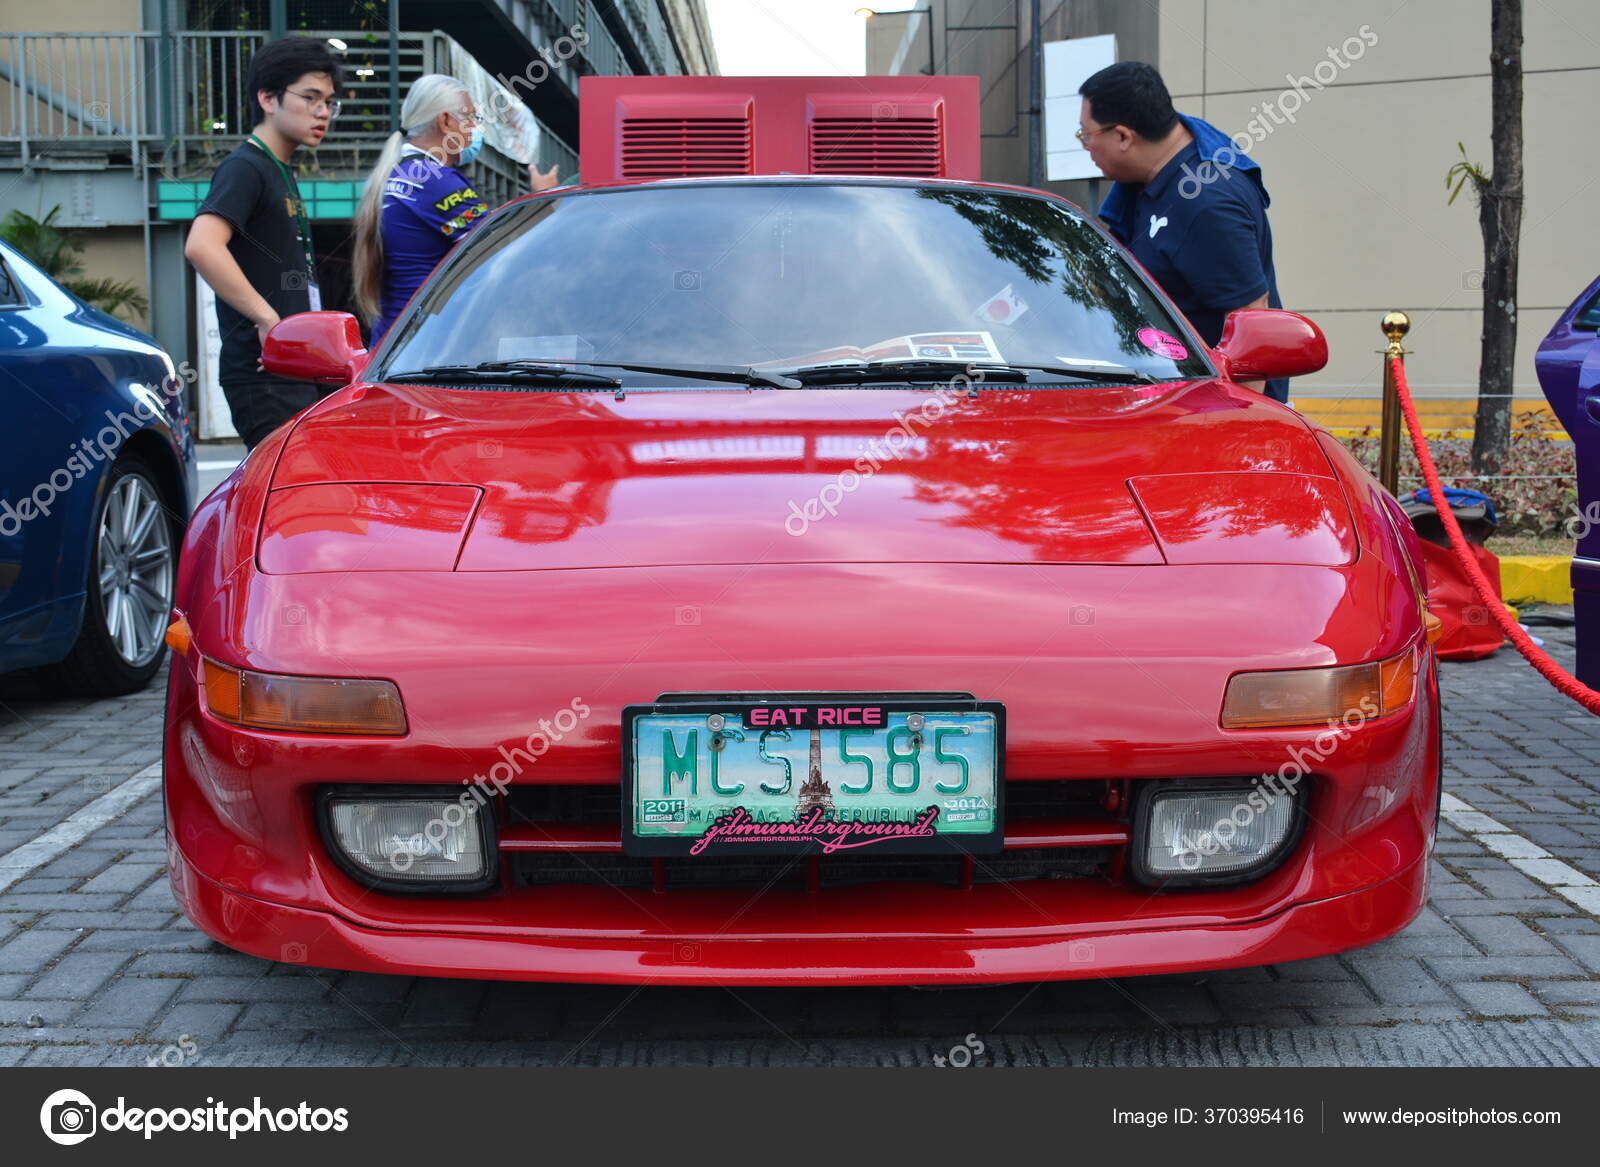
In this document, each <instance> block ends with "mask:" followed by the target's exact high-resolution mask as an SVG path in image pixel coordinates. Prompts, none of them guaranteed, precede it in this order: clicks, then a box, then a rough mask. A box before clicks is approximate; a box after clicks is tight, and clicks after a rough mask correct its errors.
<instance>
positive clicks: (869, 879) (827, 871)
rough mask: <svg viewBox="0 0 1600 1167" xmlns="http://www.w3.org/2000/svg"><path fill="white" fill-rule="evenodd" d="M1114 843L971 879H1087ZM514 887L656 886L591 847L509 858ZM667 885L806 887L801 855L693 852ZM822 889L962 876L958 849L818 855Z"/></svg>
mask: <svg viewBox="0 0 1600 1167" xmlns="http://www.w3.org/2000/svg"><path fill="white" fill-rule="evenodd" d="M1113 850H1114V849H1113V848H1111V847H1025V848H1019V849H1016V850H1011V851H1004V852H1001V853H999V854H995V855H977V856H974V857H973V872H972V881H973V883H975V884H984V883H1015V882H1018V881H1024V880H1036V879H1092V878H1098V877H1100V876H1103V875H1104V874H1105V873H1106V870H1107V868H1108V867H1109V865H1110V863H1111V858H1112V854H1113ZM510 859H511V865H512V872H513V875H514V877H515V880H516V882H517V884H518V885H519V886H524V887H526V886H543V885H548V884H572V883H587V884H599V885H604V886H610V887H627V888H650V887H653V886H654V885H655V873H654V867H653V865H652V860H649V859H634V858H629V857H628V856H624V855H602V854H595V853H582V854H578V853H573V854H567V853H561V852H549V853H545V852H535V853H518V854H514V855H512V856H511V857H510ZM662 864H663V865H664V869H665V872H666V880H667V890H669V891H671V890H673V889H677V888H688V887H747V888H764V887H773V888H803V887H804V886H805V879H806V861H805V858H804V857H803V856H794V855H785V856H771V857H768V856H762V855H751V856H738V855H716V856H697V857H695V858H692V859H677V858H673V859H664V860H662ZM818 874H819V876H820V878H821V885H822V887H823V888H834V887H850V886H854V885H858V884H865V883H889V882H895V881H909V882H913V883H933V884H945V885H948V886H950V887H956V886H958V885H959V884H960V882H961V858H960V856H957V855H877V856H872V855H865V854H858V855H823V856H821V857H819V859H818Z"/></svg>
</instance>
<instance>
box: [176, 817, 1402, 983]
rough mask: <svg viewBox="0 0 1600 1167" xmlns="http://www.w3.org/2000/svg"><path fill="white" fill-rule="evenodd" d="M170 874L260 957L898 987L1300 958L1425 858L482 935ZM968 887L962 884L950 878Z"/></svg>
mask: <svg viewBox="0 0 1600 1167" xmlns="http://www.w3.org/2000/svg"><path fill="white" fill-rule="evenodd" d="M169 852H170V862H171V871H172V879H173V887H174V890H175V891H176V892H177V894H178V897H179V900H180V902H181V903H182V905H183V908H184V910H185V911H186V912H187V913H188V915H189V918H190V919H191V920H193V921H194V923H195V924H196V925H198V926H199V927H200V929H201V930H202V931H204V932H205V933H206V934H207V935H209V936H212V937H213V938H215V939H217V940H220V941H221V942H222V943H224V944H226V945H228V946H229V947H230V948H235V949H238V950H239V951H241V952H247V953H250V954H251V955H254V956H260V957H264V958H266V959H269V960H278V961H287V962H291V963H301V964H308V965H313V966H316V967H321V968H337V969H351V970H355V971H359V972H379V973H394V974H400V975H411V976H442V977H469V978H476V977H483V978H493V979H501V980H522V981H573V982H592V983H604V984H661V985H712V984H715V985H840V986H844V985H900V984H919V985H937V984H977V983H985V982H991V983H992V982H1007V981H1041V980H1074V979H1078V978H1083V977H1108V976H1127V975H1133V974H1147V973H1176V972H1189V971H1194V970H1200V969H1214V968H1234V967H1239V966H1245V965H1261V964H1275V963H1278V962H1281V961H1290V960H1303V959H1307V958H1310V957H1313V956H1323V955H1327V954H1329V953H1333V952H1341V951H1344V950H1347V949H1351V948H1359V947H1363V946H1365V945H1368V944H1373V943H1376V942H1377V941H1379V940H1382V939H1385V938H1386V937H1389V936H1392V935H1394V934H1395V933H1396V932H1398V931H1400V930H1401V929H1402V928H1404V927H1405V926H1406V925H1407V924H1409V923H1410V922H1411V921H1412V920H1413V919H1415V918H1416V915H1417V913H1418V912H1419V911H1421V910H1422V905H1423V903H1424V902H1425V901H1426V899H1427V860H1426V859H1425V858H1419V859H1417V860H1415V861H1414V862H1412V863H1411V864H1410V865H1409V866H1407V867H1405V868H1404V869H1403V870H1401V871H1400V872H1398V873H1397V874H1396V875H1394V876H1393V877H1392V878H1389V879H1386V880H1384V881H1383V882H1381V883H1378V884H1375V885H1373V886H1371V887H1367V888H1363V889H1361V890H1360V891H1355V892H1351V893H1349V894H1346V895H1341V896H1335V897H1333V898H1331V899H1325V900H1318V901H1315V902H1312V903H1302V904H1297V905H1295V906H1293V907H1290V908H1287V909H1285V910H1283V911H1280V912H1277V913H1274V914H1273V915H1270V916H1267V917H1265V918H1263V919H1258V920H1250V921H1247V922H1244V923H1236V924H1222V923H1218V924H1211V925H1191V926H1184V927H1174V926H1155V927H1147V928H1139V929H1129V928H1126V927H1118V926H1116V925H1114V924H1106V923H1101V924H1098V925H1094V926H1080V927H1054V928H1037V929H1034V930H1031V931H1018V932H988V933H985V934H972V935H966V936H961V935H955V934H946V935H927V934H921V935H919V934H915V933H911V932H908V933H904V934H900V935H877V936H860V935H857V936H846V935H840V934H833V935H823V934H818V935H813V936H802V935H789V936H758V935H752V934H749V933H748V932H747V931H741V932H740V933H738V934H735V933H730V932H723V933H720V934H719V933H717V932H714V931H707V932H694V931H688V932H680V933H677V934H675V935H655V936H652V935H648V934H644V933H642V932H641V933H640V934H636V935H606V936H597V935H572V934H568V935H561V934H560V933H559V932H556V931H551V932H549V933H542V934H524V935H486V934H481V933H480V934H467V933H459V932H450V931H445V930H443V929H440V930H429V931H407V932H397V931H387V930H383V929H381V928H374V927H363V926H361V925H358V924H355V923H352V922H351V921H349V920H346V919H344V918H342V917H341V916H338V915H335V914H333V913H330V912H318V911H311V910H308V909H304V908H294V907H288V906H286V905H283V904H275V903H270V902H268V901H266V900H260V899H254V898H252V897H249V896H244V895H240V894H238V893H236V892H231V891H228V890H227V889H226V888H224V887H222V886H220V885H219V884H217V883H215V882H213V881H211V880H210V879H207V878H206V877H205V876H203V875H201V874H200V873H199V872H198V871H196V870H195V868H194V867H193V866H191V865H190V864H189V862H188V860H187V859H186V858H185V857H184V856H183V854H182V852H181V851H180V850H179V849H178V848H177V847H176V846H172V847H169ZM952 894H956V895H970V894H971V893H970V892H956V893H952Z"/></svg>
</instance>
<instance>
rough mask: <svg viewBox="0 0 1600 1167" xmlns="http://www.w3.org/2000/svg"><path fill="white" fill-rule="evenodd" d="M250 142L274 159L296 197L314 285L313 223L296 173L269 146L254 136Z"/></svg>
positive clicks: (303, 245) (297, 224)
mask: <svg viewBox="0 0 1600 1167" xmlns="http://www.w3.org/2000/svg"><path fill="white" fill-rule="evenodd" d="M250 141H252V142H254V143H255V144H256V145H257V146H260V147H261V150H262V152H263V153H264V154H266V156H267V157H268V158H270V159H272V162H273V165H275V166H276V167H277V168H278V171H279V173H280V174H282V175H283V182H284V185H285V186H287V187H288V188H289V193H290V194H291V195H293V196H294V217H295V227H296V230H298V231H299V233H300V250H301V252H302V253H303V254H304V256H305V261H306V276H307V277H308V278H309V279H310V280H311V282H312V283H316V282H317V268H316V261H315V260H314V259H313V257H312V250H311V221H310V220H309V219H307V218H306V204H305V201H304V200H303V199H302V198H301V197H300V186H299V184H298V183H296V182H295V180H294V172H293V171H291V170H290V169H289V167H288V166H287V165H285V164H284V161H283V159H282V158H279V157H278V156H277V155H276V154H274V153H273V152H272V150H271V149H270V148H268V146H267V144H266V143H265V142H263V141H262V140H261V139H260V138H258V137H256V136H255V135H254V134H251V135H250Z"/></svg>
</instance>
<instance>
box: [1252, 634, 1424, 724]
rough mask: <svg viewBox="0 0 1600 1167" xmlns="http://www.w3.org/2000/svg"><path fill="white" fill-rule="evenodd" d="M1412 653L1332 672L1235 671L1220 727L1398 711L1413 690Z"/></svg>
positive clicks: (1414, 666)
mask: <svg viewBox="0 0 1600 1167" xmlns="http://www.w3.org/2000/svg"><path fill="white" fill-rule="evenodd" d="M1416 682H1417V650H1416V649H1415V648H1408V649H1406V650H1405V651H1404V652H1402V653H1400V654H1399V655H1398V656H1392V657H1390V658H1389V659H1388V660H1383V661H1371V662H1369V663H1367V664H1362V665H1345V666H1342V667H1340V668H1332V669H1280V670H1275V671H1272V672H1261V673H1237V674H1235V675H1234V676H1233V677H1232V678H1231V679H1230V680H1229V681H1228V691H1227V693H1226V695H1225V696H1224V697H1223V699H1222V728H1223V729H1265V728H1268V727H1290V726H1299V725H1328V724H1330V723H1332V722H1340V721H1344V719H1345V718H1347V717H1349V716H1351V715H1356V716H1359V717H1361V718H1363V719H1365V718H1369V717H1381V716H1383V715H1384V714H1386V713H1396V712H1398V711H1399V710H1401V709H1404V708H1405V707H1406V705H1407V703H1409V702H1410V700H1411V698H1412V695H1413V694H1414V693H1415V691H1416Z"/></svg>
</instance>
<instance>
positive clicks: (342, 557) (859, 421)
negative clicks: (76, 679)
mask: <svg viewBox="0 0 1600 1167" xmlns="http://www.w3.org/2000/svg"><path fill="white" fill-rule="evenodd" d="M359 343H360V342H359V333H358V332H357V330H356V327H355V322H354V321H353V320H352V319H351V318H349V317H346V316H342V315H340V314H338V313H326V312H324V313H309V314H306V315H303V316H296V317H291V318H289V319H286V320H284V321H283V322H282V323H280V324H279V325H278V326H277V327H276V328H275V329H274V330H273V332H272V334H271V335H270V336H269V337H268V340H267V344H266V352H265V360H266V363H267V365H268V366H269V367H270V368H272V369H274V370H275V371H277V372H279V373H282V374H284V375H289V376H298V377H307V378H312V377H314V378H322V379H328V380H337V381H339V382H341V383H344V385H345V387H344V388H343V389H341V390H340V391H338V392H336V393H334V394H333V395H332V396H330V397H328V398H326V399H325V400H323V401H322V402H320V403H319V404H317V405H315V406H313V407H312V408H311V409H310V410H308V411H307V412H306V413H304V414H302V415H301V416H300V417H299V418H298V419H296V420H295V421H293V422H291V423H290V424H289V425H287V426H285V427H284V428H283V429H282V430H280V431H279V432H278V433H276V434H275V435H273V436H272V437H271V438H270V439H269V440H267V441H266V442H264V443H263V444H262V445H261V446H260V447H259V448H258V449H257V450H256V451H255V452H254V453H253V454H252V455H251V457H250V458H249V459H248V460H247V461H246V462H245V463H244V464H243V465H242V466H241V467H240V468H239V469H238V470H237V471H236V472H235V473H234V474H233V476H232V477H231V478H230V479H228V481H227V482H226V483H225V484H224V485H223V486H222V487H221V488H219V489H218V490H217V492H216V493H214V494H213V495H212V496H211V497H210V498H208V499H207V500H206V501H205V502H204V503H203V504H202V505H201V507H200V508H199V511H198V513H197V514H196V516H195V519H194V521H193V524H192V525H191V528H190V532H189V536H188V540H187V544H186V546H185V549H184V554H183V558H182V569H181V577H180V579H179V582H178V587H177V600H176V607H177V611H176V613H175V619H174V626H173V629H172V632H171V640H172V642H173V643H174V644H175V646H176V647H177V649H178V655H177V656H176V657H175V659H174V662H173V668H172V672H171V687H170V692H169V705H168V723H167V730H166V770H165V775H166V777H165V783H166V806H167V815H168V824H169V851H170V860H171V872H172V883H173V887H174V890H175V892H176V895H177V898H178V900H179V902H180V903H181V904H182V906H183V908H184V910H185V911H186V912H187V913H188V915H189V917H190V918H191V919H192V920H193V921H194V922H195V923H196V924H197V925H199V926H200V928H202V929H203V930H204V931H206V932H207V933H209V934H210V935H211V936H213V937H215V938H216V939H218V940H220V941H222V942H223V943H225V944H228V945H230V946H232V947H234V948H237V949H240V950H243V951H245V952H250V953H255V954H257V955H260V956H263V957H267V958H271V959H288V960H297V961H303V962H307V963H310V964H313V965H321V966H326V967H332V968H347V969H364V970H375V971H386V972H395V973H408V974H428V975H443V976H463V977H503V978H522V979H531V980H573V981H612V982H638V983H719V984H735V983H737V984H799V983H810V984H821V983H828V984H869V983H949V982H968V981H972V982H981V981H1011V980H1040V979H1051V978H1068V977H1083V976H1106V975H1121V974H1129V973H1154V972H1168V971H1173V970H1187V969H1202V968H1212V967H1220V966H1229V965H1243V964H1259V963H1267V962H1275V961H1285V960H1295V959H1300V958H1303V957H1311V956H1316V955H1319V954H1324V953H1330V952H1336V951H1339V950H1342V949H1347V948H1351V947H1354V946H1358V945H1364V944H1369V943H1371V942H1373V941H1376V940H1379V939H1381V938H1383V937H1385V936H1388V935H1390V934H1392V933H1394V932H1396V931H1398V930H1399V929H1401V928H1403V927H1404V926H1405V925H1406V924H1407V923H1408V922H1409V921H1410V920H1411V919H1412V918H1413V917H1414V916H1415V915H1416V913H1417V912H1418V910H1419V909H1420V907H1421V905H1422V903H1423V901H1424V897H1425V894H1426V887H1427V884H1426V870H1427V859H1428V853H1429V850H1430V847H1431V845H1432V840H1433V834H1434V826H1435V816H1436V814H1437V808H1438V800H1439V791H1440V786H1439V764H1440V752H1439V712H1438V693H1437V686H1436V680H1435V670H1434V661H1433V655H1432V652H1431V650H1430V646H1429V640H1428V618H1427V614H1426V611H1425V608H1424V605H1423V599H1422V591H1421V585H1420V582H1419V581H1420V579H1421V567H1420V550H1419V547H1418V545H1417V541H1416V537H1415V535H1414V534H1413V533H1412V530H1411V527H1410V524H1408V523H1407V522H1406V521H1405V519H1404V516H1403V515H1402V514H1401V513H1400V511H1399V509H1398V507H1397V505H1396V504H1395V502H1394V500H1393V499H1392V498H1390V497H1389V496H1388V495H1386V494H1385V493H1384V492H1383V491H1382V490H1381V489H1380V488H1379V487H1378V485H1377V484H1376V483H1375V482H1374V480H1373V479H1372V478H1371V477H1369V476H1368V475H1367V473H1366V472H1365V471H1364V470H1362V469H1361V467H1360V466H1359V465H1357V463H1356V462H1355V461H1354V460H1353V459H1352V458H1351V457H1350V455H1349V454H1347V453H1346V452H1345V450H1344V448H1343V447H1342V446H1341V445H1340V444H1339V443H1338V442H1337V441H1335V440H1334V439H1333V438H1331V437H1330V436H1329V435H1328V434H1327V433H1326V432H1324V431H1322V430H1320V429H1318V428H1317V427H1316V426H1314V425H1312V424H1310V423H1309V422H1307V421H1306V420H1305V419H1304V418H1302V417H1301V416H1300V415H1298V414H1296V413H1294V412H1293V411H1291V410H1289V409H1287V408H1285V407H1283V406H1280V405H1278V404H1277V403H1275V402H1273V401H1271V400H1268V399H1267V398H1265V397H1263V396H1261V395H1260V394H1258V393H1256V392H1253V391H1252V390H1250V389H1249V388H1246V387H1243V386H1241V385H1240V384H1239V382H1240V381H1242V380H1256V379H1261V378H1266V377H1273V376H1294V375H1300V374H1304V373H1307V372H1309V371H1312V370H1314V369H1316V368H1318V367H1320V366H1321V365H1322V363H1323V362H1324V361H1325V359H1326V345H1325V342H1324V341H1323V338H1322V336H1321V334H1320V332H1319V331H1318V330H1317V328H1316V327H1315V325H1313V324H1312V323H1311V322H1310V321H1308V320H1305V319H1304V318H1302V317H1299V316H1296V315H1294V314H1292V313H1287V312H1272V311H1249V312H1239V313H1236V314H1235V315H1234V317H1233V318H1232V319H1231V320H1230V321H1229V324H1228V328H1227V331H1226V333H1225V334H1224V337H1223V340H1222V342H1221V344H1220V346H1219V347H1218V348H1217V349H1216V350H1215V351H1213V350H1210V349H1208V348H1207V347H1206V346H1205V345H1204V344H1203V343H1201V341H1200V340H1199V339H1198V338H1197V337H1196V335H1195V334H1194V332H1193V331H1192V329H1190V328H1189V327H1188V325H1187V324H1186V322H1185V321H1184V320H1183V319H1182V318H1181V317H1180V316H1179V314H1178V313H1177V312H1176V311H1175V310H1174V309H1173V308H1172V306H1171V304H1170V303H1169V302H1168V301H1167V300H1166V299H1165V298H1164V297H1163V296H1162V295H1161V293H1160V292H1159V291H1158V290H1157V289H1156V288H1155V286H1154V285H1153V284H1152V283H1151V282H1150V281H1149V280H1148V279H1147V278H1146V277H1145V276H1144V275H1143V273H1142V272H1141V271H1140V270H1139V268H1138V266H1137V265H1136V264H1135V263H1133V262H1132V260H1131V259H1130V258H1129V257H1128V256H1127V254H1126V253H1125V252H1123V251H1122V250H1121V249H1120V248H1119V247H1118V246H1117V245H1116V244H1115V243H1114V242H1113V241H1112V240H1111V239H1110V238H1109V237H1108V236H1107V235H1106V234H1105V233H1104V232H1103V231H1102V230H1101V229H1100V228H1099V227H1098V226H1096V225H1095V224H1094V223H1093V222H1092V221H1091V220H1090V218H1089V217H1088V216H1086V215H1085V214H1083V213H1082V212H1081V211H1079V210H1078V209H1077V208H1075V207H1073V206H1072V205H1071V204H1069V203H1067V202H1064V201H1062V200H1060V199H1057V198H1054V197H1052V196H1049V195H1046V194H1042V193H1040V192H1037V191H1030V190H1025V189H1020V188H1012V187H1002V186H993V185H984V184H979V183H972V182H962V181H955V180H950V179H943V178H936V179H908V178H848V177H796V176H776V177H745V178H739V177H729V178H707V179H685V180H676V181H661V182H649V183H638V184H616V185H602V186H595V187H583V188H577V189H572V190H565V191H554V192H549V193H547V194H545V195H542V196H538V197H533V198H530V199H526V200H523V201H520V202H517V203H513V204H511V205H509V206H508V207H506V208H503V209H502V210H500V211H499V212H496V213H495V214H494V215H493V216H492V217H491V218H490V219H489V220H487V221H485V223H484V224H483V225H482V226H481V227H479V228H478V230H477V231H476V232H475V234H474V235H473V236H472V237H471V238H470V240H469V241H468V242H467V243H466V244H464V245H463V246H462V247H461V248H460V249H458V251H457V253H455V254H453V255H452V256H451V257H449V258H448V259H447V260H446V261H445V262H444V263H443V265H442V266H441V268H440V269H439V270H438V271H437V272H435V273H434V275H433V277H432V278H431V280H430V281H429V282H428V283H427V284H426V285H425V286H424V288H423V289H422V291H421V292H420V293H419V295H418V298H417V300H416V302H415V303H413V305H412V306H411V308H410V310H409V311H408V312H407V313H406V315H405V316H403V317H402V319H401V320H400V321H399V322H398V323H397V324H396V325H395V327H394V328H393V329H392V331H391V332H390V333H389V335H388V337H386V339H385V341H384V343H383V345H382V347H381V348H380V349H379V350H378V351H377V352H376V353H375V354H372V355H371V356H370V358H369V355H368V354H367V353H365V352H364V351H362V350H361V349H360V347H359Z"/></svg>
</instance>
